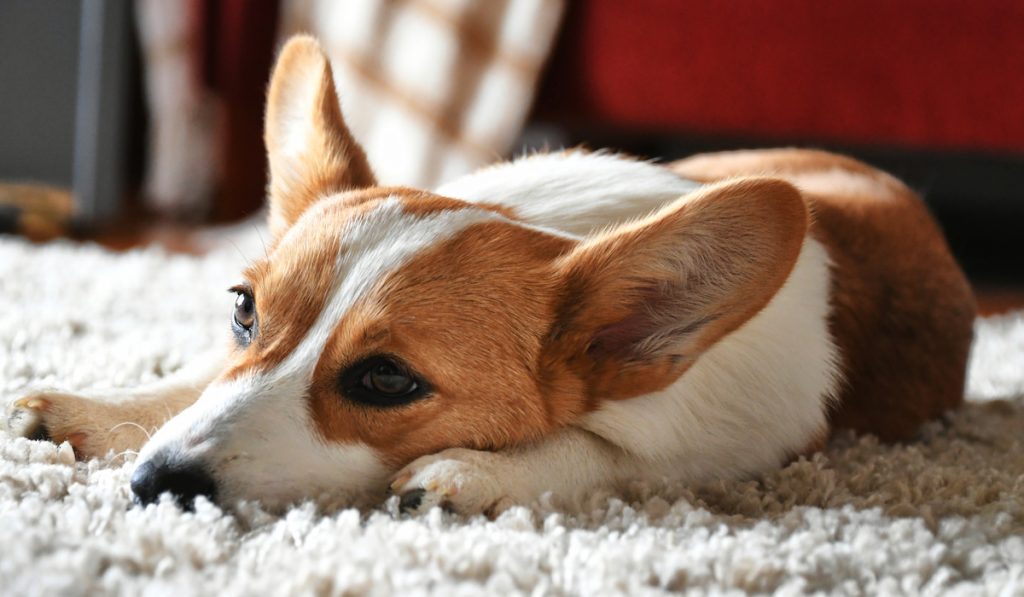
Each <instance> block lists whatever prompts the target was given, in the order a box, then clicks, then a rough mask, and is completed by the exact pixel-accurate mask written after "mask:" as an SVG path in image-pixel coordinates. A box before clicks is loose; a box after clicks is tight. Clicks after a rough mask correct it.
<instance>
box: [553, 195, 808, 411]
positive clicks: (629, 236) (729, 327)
mask: <svg viewBox="0 0 1024 597" xmlns="http://www.w3.org/2000/svg"><path fill="white" fill-rule="evenodd" d="M807 226H808V212H807V207H806V205H805V203H804V201H803V199H802V197H801V196H800V194H799V192H798V191H797V190H796V189H795V188H794V187H792V186H791V185H789V184H787V183H785V182H782V181H779V180H774V179H739V180H734V181H730V182H728V183H723V184H719V185H714V186H711V187H709V188H707V189H704V190H702V191H700V192H698V193H695V194H693V195H690V196H688V197H686V198H684V199H681V200H679V201H677V202H676V203H673V204H672V205H670V206H668V207H666V208H665V209H663V210H662V211H660V212H658V213H656V214H654V215H652V216H650V217H648V218H646V219H644V220H641V221H639V222H636V223H634V224H631V225H627V226H624V227H622V228H619V229H616V230H613V231H611V232H610V233H608V234H606V235H604V236H602V237H598V238H596V239H594V240H592V241H589V242H586V243H584V244H582V245H581V246H580V247H578V248H577V250H576V251H574V252H573V253H572V254H571V255H569V256H568V257H566V259H565V260H564V263H563V268H564V269H563V271H564V276H565V280H566V290H565V296H564V299H563V303H564V307H563V315H562V318H561V321H559V323H558V324H557V325H556V331H555V334H554V339H553V341H552V345H551V350H555V351H556V352H557V354H561V355H566V357H567V358H568V365H569V368H570V369H572V370H574V372H575V374H576V375H578V376H580V377H581V378H582V379H584V380H586V383H587V384H588V386H589V393H590V395H591V400H592V401H597V400H602V399H618V398H630V397H633V396H637V395H641V394H645V393H649V392H653V391H656V390H658V389H661V388H663V387H665V386H667V385H668V384H669V383H671V382H672V381H674V380H675V379H677V378H678V377H679V375H681V374H682V373H683V372H684V371H685V370H686V369H687V368H689V366H690V365H692V364H693V362H694V361H695V360H696V359H697V358H698V356H699V355H700V353H702V352H703V351H704V350H706V349H707V348H708V347H710V346H711V345H712V344H714V343H715V342H717V341H718V340H719V339H720V338H722V337H723V336H724V335H726V334H728V333H730V332H732V331H733V330H735V329H737V328H738V327H739V326H740V325H742V324H743V323H744V322H745V321H746V320H747V319H749V318H750V317H752V316H753V315H755V314H756V313H757V312H759V311H760V310H761V309H762V308H763V307H764V306H765V305H766V304H767V303H768V301H769V300H770V299H771V298H772V296H774V294H775V293H776V292H777V291H778V289H779V288H780V287H781V286H782V284H783V283H784V282H785V280H786V278H787V277H788V276H789V273H790V271H791V270H792V267H793V265H794V264H795V262H796V258H797V256H798V254H799V252H800V248H801V246H802V244H803V240H804V237H805V235H806V230H807ZM551 358H552V359H557V356H555V355H552V357H551ZM549 361H550V359H549Z"/></svg>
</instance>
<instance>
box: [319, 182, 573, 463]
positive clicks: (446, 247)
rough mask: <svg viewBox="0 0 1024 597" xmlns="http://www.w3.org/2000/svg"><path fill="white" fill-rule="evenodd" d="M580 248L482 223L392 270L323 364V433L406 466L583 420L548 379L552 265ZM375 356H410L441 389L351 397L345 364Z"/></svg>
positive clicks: (337, 335)
mask: <svg viewBox="0 0 1024 597" xmlns="http://www.w3.org/2000/svg"><path fill="white" fill-rule="evenodd" d="M442 203H443V202H438V203H437V205H441V204H442ZM420 207H425V205H423V204H421V205H420ZM571 245H572V241H568V240H565V239H561V238H558V237H554V236H549V235H546V234H543V233H540V232H536V231H533V230H529V229H526V228H522V227H519V226H516V225H513V224H509V223H504V222H494V223H486V224H478V225H475V226H472V227H470V228H468V229H466V230H465V231H463V232H462V233H460V234H458V235H457V236H456V237H454V238H452V239H451V240H449V241H447V242H444V243H442V244H440V245H439V246H437V247H435V248H433V249H430V250H428V251H426V252H424V253H423V254H421V255H419V256H417V257H416V258H415V259H413V260H412V261H410V262H409V263H407V264H405V265H404V266H403V267H402V268H401V269H400V270H398V271H396V272H394V273H393V274H392V275H390V276H389V277H388V278H387V279H385V280H384V281H383V282H382V283H381V285H380V286H379V287H378V288H377V289H376V290H375V291H374V292H373V293H372V296H370V297H367V298H366V299H365V300H363V301H361V302H360V304H359V305H357V306H356V308H354V309H353V310H352V311H350V312H349V314H347V315H346V316H345V318H344V320H343V321H342V322H341V323H340V324H339V325H338V327H337V328H336V330H335V332H334V334H333V336H332V338H331V340H330V341H329V344H328V346H329V348H328V350H327V351H325V353H324V355H323V357H322V358H321V360H320V362H319V363H318V365H317V369H316V372H315V373H314V379H315V381H314V385H313V391H312V392H311V401H312V402H311V405H312V410H313V413H314V419H315V420H316V421H317V424H318V426H319V428H320V431H321V433H322V435H323V436H324V437H325V438H326V439H328V440H330V441H336V442H352V441H360V442H364V443H366V444H368V445H370V446H372V447H373V448H375V449H377V450H378V451H379V452H380V453H381V454H383V455H384V458H385V460H387V461H388V462H389V463H390V464H392V465H395V466H398V465H401V464H404V463H406V462H409V461H410V460H412V459H414V458H416V457H418V456H421V455H424V454H429V453H433V452H437V451H439V450H441V449H444V448H448V447H453V446H462V447H469V448H476V449H500V448H503V447H507V446H511V445H515V444H520V443H523V442H526V441H530V440H532V439H536V438H538V437H540V436H542V435H543V434H544V433H545V432H547V431H550V430H552V429H554V428H557V427H558V426H561V425H564V424H565V423H566V422H568V421H569V420H571V419H573V418H575V417H576V416H578V414H580V412H579V410H578V409H579V408H580V405H579V403H578V400H576V399H570V400H564V401H562V400H559V399H558V398H557V397H554V398H552V397H551V393H550V392H546V391H545V388H543V387H540V386H539V385H538V376H537V361H538V357H539V354H540V352H541V348H542V344H543V341H544V339H545V338H546V334H547V331H548V325H549V322H550V321H551V319H552V318H553V309H554V305H553V301H552V297H553V296H554V295H555V290H554V288H555V285H556V284H557V279H556V277H555V272H554V271H553V269H552V268H551V263H552V261H553V260H554V259H555V258H556V257H557V256H558V255H560V254H561V253H563V252H564V251H566V250H568V249H569V248H570V247H571ZM372 354H389V355H394V356H397V357H398V358H400V359H402V360H403V361H405V362H406V363H408V364H409V365H410V366H411V367H412V368H413V369H414V370H415V371H417V372H418V373H419V374H420V375H422V376H423V377H424V378H425V379H426V380H428V382H429V383H430V384H431V386H432V387H433V389H434V393H433V395H432V396H430V397H428V398H425V399H422V400H419V401H416V402H414V403H412V404H409V405H407V406H403V407H397V408H387V409H381V408H373V407H369V406H365V405H361V404H357V403H354V402H352V401H350V400H348V399H347V398H346V397H344V396H342V395H340V393H339V390H338V388H337V386H336V382H337V379H338V376H339V375H340V374H341V372H342V371H343V370H344V369H345V367H346V366H348V365H351V364H352V363H355V362H357V361H359V360H360V359H362V358H365V357H367V356H369V355H372Z"/></svg>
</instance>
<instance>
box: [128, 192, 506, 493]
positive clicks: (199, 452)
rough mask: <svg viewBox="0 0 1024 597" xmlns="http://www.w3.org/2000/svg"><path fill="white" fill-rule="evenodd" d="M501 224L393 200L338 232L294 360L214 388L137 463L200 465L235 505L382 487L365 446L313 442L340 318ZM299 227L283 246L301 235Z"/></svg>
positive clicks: (478, 214)
mask: <svg viewBox="0 0 1024 597" xmlns="http://www.w3.org/2000/svg"><path fill="white" fill-rule="evenodd" d="M317 211H318V210H316V209H314V210H311V211H310V212H309V213H307V214H306V215H304V216H303V218H302V220H300V223H301V225H302V226H309V225H315V224H314V222H311V221H310V220H309V218H314V219H315V218H316V217H317ZM500 219H502V217H501V216H500V215H498V214H496V213H494V212H490V211H486V210H482V209H478V208H466V209H459V210H447V211H438V212H433V213H428V214H411V213H407V212H405V211H404V210H403V209H402V204H401V202H400V201H399V200H398V199H397V198H394V197H392V198H389V199H386V200H385V201H383V202H381V203H380V204H379V205H378V206H376V207H375V208H373V209H372V210H370V211H369V212H368V213H367V214H365V215H363V216H361V217H359V218H357V219H354V220H353V221H352V222H350V223H349V225H348V226H347V227H346V229H345V230H344V231H343V233H342V234H343V236H342V239H341V243H340V248H339V249H338V256H337V260H336V261H335V265H334V274H333V276H334V282H333V284H332V285H331V289H330V291H329V294H328V297H327V300H326V302H325V306H324V308H323V310H322V311H321V312H320V314H319V316H318V317H317V319H316V321H315V322H314V323H313V325H312V326H311V327H310V329H309V331H308V332H306V335H305V337H304V338H303V339H302V340H301V341H300V342H299V343H298V345H297V346H296V348H295V349H294V350H293V351H292V352H291V354H289V355H288V356H287V357H286V358H285V359H284V360H283V361H282V362H281V363H280V364H278V365H277V366H275V367H274V368H273V369H271V370H268V371H250V372H247V373H246V374H244V375H242V376H240V377H239V378H237V379H235V380H232V381H227V382H221V383H214V384H211V385H210V386H209V387H208V388H207V389H206V391H204V392H203V395H202V396H201V397H200V398H199V400H198V401H197V402H196V403H195V404H193V405H192V406H190V407H189V408H187V409H185V410H184V411H183V412H181V413H180V414H179V415H178V416H176V417H175V418H174V419H172V420H171V421H169V422H168V423H167V424H166V425H164V426H163V427H162V428H161V429H160V430H159V431H158V432H157V433H156V435H154V436H153V438H152V439H151V440H150V441H149V442H148V443H147V444H146V446H145V447H144V448H143V450H142V453H141V454H140V460H139V462H140V463H141V462H143V461H144V460H146V459H147V458H149V457H150V456H151V455H152V454H154V453H156V452H157V451H159V450H161V449H165V448H166V449H171V450H174V451H176V452H178V455H179V456H180V457H182V458H185V459H189V458H199V459H201V460H202V461H203V462H205V463H206V464H207V466H210V467H211V468H212V469H213V470H212V472H213V474H214V476H215V478H216V479H217V481H218V482H219V483H222V484H224V485H225V489H228V490H229V494H230V493H238V494H240V495H238V496H234V497H261V496H268V495H271V496H272V495H274V494H277V493H280V492H279V491H277V490H275V487H276V488H287V489H288V490H289V491H298V492H300V495H308V493H304V492H305V490H306V489H311V488H315V487H321V488H322V489H323V490H329V489H332V488H336V489H339V490H344V489H345V487H344V486H343V485H346V484H347V485H349V486H351V485H353V484H358V485H363V486H365V484H369V483H374V482H376V481H378V480H379V479H375V478H374V477H375V476H380V475H381V474H383V473H381V472H380V470H376V469H380V468H381V465H380V464H379V463H378V462H377V461H376V458H375V456H373V452H372V450H370V449H369V448H368V447H366V446H362V445H346V446H341V445H328V444H326V443H324V442H323V441H322V440H321V439H319V436H318V435H317V431H316V428H315V425H314V424H313V422H312V420H311V419H310V416H309V410H308V408H307V405H306V393H307V391H308V389H309V385H310V383H311V381H312V376H313V370H314V369H315V367H316V364H317V362H318V361H319V359H320V355H321V354H322V353H323V351H324V348H325V345H326V343H327V341H328V339H329V338H330V336H331V334H332V332H333V330H334V328H335V327H336V326H337V324H338V322H339V321H340V320H341V319H342V317H343V316H344V315H345V313H346V312H347V311H348V310H349V309H351V308H352V306H353V305H355V304H356V303H357V302H358V301H359V300H360V299H362V298H363V297H365V296H366V295H367V294H368V293H369V292H370V291H372V290H373V288H374V287H376V286H377V285H378V284H379V283H380V282H381V281H382V280H383V279H384V278H385V277H386V276H387V275H389V274H390V273H392V272H394V271H396V270H397V269H399V268H400V267H401V266H402V265H403V264H404V263H406V262H408V261H409V260H410V259H411V258H413V257H414V256H415V255H417V254H418V253H421V252H422V251H424V250H426V249H429V248H431V247H434V246H437V245H438V244H439V243H441V242H444V241H445V240H447V239H450V238H452V237H453V236H454V235H456V234H457V233H459V232H460V231H462V230H465V229H466V228H467V227H469V226H472V225H474V224H478V223H483V222H489V221H496V220H500ZM314 221H315V220H314ZM297 228H299V226H298V225H297V226H295V227H294V228H293V230H291V231H289V234H288V235H286V237H285V239H283V242H282V245H281V246H282V247H286V246H287V244H288V240H289V236H291V235H292V234H293V233H301V232H300V231H298V230H296V229H297ZM236 462H237V463H239V464H238V465H237V466H236V465H235V464H234V463H236ZM343 462H347V463H349V464H346V465H343V464H342V463H343ZM242 463H245V465H244V466H242ZM373 470H376V472H373ZM225 476H227V477H229V478H224V477H225ZM257 480H260V481H259V482H257ZM253 483H256V484H253ZM282 483H283V484H284V485H282ZM261 484H262V485H261ZM232 487H236V488H238V489H237V491H235V492H231V491H230V490H231V488H232ZM246 488H251V492H250V491H248V490H247V489H246ZM296 497H297V496H296ZM282 499H283V497H282Z"/></svg>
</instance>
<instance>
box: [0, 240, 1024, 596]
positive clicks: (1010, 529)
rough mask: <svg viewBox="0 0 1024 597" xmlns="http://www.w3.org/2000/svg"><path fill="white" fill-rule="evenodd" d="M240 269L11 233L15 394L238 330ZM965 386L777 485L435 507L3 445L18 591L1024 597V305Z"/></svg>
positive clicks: (2, 299) (175, 363)
mask: <svg viewBox="0 0 1024 597" xmlns="http://www.w3.org/2000/svg"><path fill="white" fill-rule="evenodd" d="M241 261H242V260H241V258H240V256H239V254H238V252H236V251H234V250H233V249H232V250H226V251H223V252H219V253H215V254H213V255H211V256H208V257H204V258H191V257H182V256H168V255H166V254H164V253H162V252H159V251H157V250H144V251H137V252H131V253H127V254H122V255H112V254H109V253H106V252H104V251H102V250H99V249H96V248H91V247H85V248H81V247H75V246H72V245H68V244H51V245H47V246H43V247H32V246H29V245H27V244H24V243H21V242H19V241H14V240H0V401H2V402H3V403H4V404H6V403H8V402H10V401H12V400H14V399H15V398H17V397H19V396H20V395H21V394H22V393H24V392H25V391H26V390H28V389H30V388H42V387H56V388H60V389H66V390H84V389H89V388H99V387H104V386H126V385H133V384H137V383H139V382H143V381H150V380H153V379H156V378H158V377H160V376H162V375H165V374H167V373H168V372H171V371H173V370H175V369H176V368H178V367H180V366H182V365H183V364H184V363H185V362H186V361H187V360H188V358H189V357H190V356H191V355H194V354H196V353H197V352H199V351H200V350H202V348H203V347H204V346H206V345H208V344H209V343H210V342H213V341H214V339H215V338H216V337H217V336H218V334H220V333H224V330H225V329H226V327H227V325H228V313H229V311H230V308H231V305H232V297H231V296H230V295H229V294H228V293H226V292H224V289H226V288H227V287H228V286H230V285H231V284H233V283H234V282H236V281H237V280H236V272H237V271H238V270H239V267H238V266H239V263H240V262H241ZM977 336H978V340H977V343H976V346H975V349H974V353H973V362H972V366H971V371H970V383H969V388H968V395H969V396H970V402H969V403H968V404H967V405H966V406H964V407H963V408H962V409H960V410H959V412H957V413H955V414H952V415H950V416H948V417H947V418H946V419H944V420H942V421H937V422H935V423H931V424H929V425H927V426H926V427H925V428H924V429H923V430H922V432H921V434H920V438H919V440H918V441H915V442H913V443H910V444H907V445H901V446H888V445H880V444H879V443H878V442H877V441H876V440H874V439H873V438H871V437H862V438H855V437H852V436H848V435H843V436H840V437H837V438H836V439H834V440H833V441H832V443H831V444H830V445H829V447H828V449H827V450H825V451H824V452H823V453H820V454H817V455H815V456H814V457H813V458H812V459H810V460H801V461H799V462H796V463H794V464H792V465H790V466H788V467H787V468H785V469H783V470H780V471H778V472H776V473H774V474H771V475H768V476H766V477H764V478H762V479H758V480H752V481H747V482H733V483H713V484H710V485H707V486H701V487H684V486H676V485H668V486H640V485H638V486H636V487H634V488H632V489H631V490H630V491H629V493H628V494H627V495H617V496H613V495H609V494H605V493H597V494H595V495H593V496H592V497H591V499H590V502H589V504H587V505H586V507H585V508H582V509H580V510H576V511H560V510H558V509H557V508H555V507H554V506H553V505H552V504H551V503H549V501H548V500H541V501H540V502H539V503H537V504H533V505H532V506H530V507H522V508H513V509H512V510H511V511H509V512H506V513H505V514H503V515H502V516H500V517H499V518H498V519H497V520H495V521H488V520H485V519H483V518H475V519H468V520H467V519H461V518H458V517H455V516H451V515H447V514H442V513H441V512H440V511H438V510H434V511H433V512H432V513H431V514H429V515H427V516H425V517H423V518H418V519H408V518H403V517H400V516H396V514H395V507H396V504H395V503H394V500H392V501H391V502H389V503H388V504H385V505H384V506H383V507H381V509H379V510H378V511H373V512H363V513H360V512H357V511H354V510H343V511H337V512H327V513H321V512H317V511H316V509H315V508H314V507H313V506H311V505H306V506H298V507H296V508H294V509H292V510H291V511H289V512H288V513H287V514H285V515H284V516H274V515H270V514H267V513H265V512H262V511H261V510H260V509H259V508H258V507H256V506H254V505H250V506H245V507H243V508H242V509H241V510H240V511H238V512H235V513H232V514H225V513H222V512H221V511H220V510H219V509H217V508H216V507H213V506H211V505H209V504H208V503H206V502H202V503H200V504H199V507H198V508H197V511H196V512H195V513H194V514H191V513H190V514H185V513H182V512H180V511H178V510H177V509H176V508H175V507H174V506H173V505H172V504H171V503H168V502H163V503H161V504H159V505H156V506H151V507H148V508H145V509H143V508H139V507H133V506H132V504H131V500H130V498H129V494H128V487H127V481H128V477H129V473H130V471H131V464H130V460H131V457H130V456H119V457H114V458H112V459H109V460H106V461H93V462H87V463H78V464H76V463H74V462H73V460H72V459H71V457H70V456H71V455H70V450H69V449H68V447H67V446H65V447H64V448H63V449H62V448H59V447H58V446H54V445H52V444H48V443H42V442H31V441H28V440H24V439H11V438H9V437H8V436H7V435H6V434H4V433H3V432H2V431H0V593H2V594H5V595H87V594H88V595H92V594H98V593H131V594H138V593H142V592H145V593H146V594H152V595H189V594H218V595H240V594H266V593H273V594H292V593H315V594H340V593H345V594H362V593H370V594H388V593H392V592H396V591H401V592H402V593H439V594H444V595H451V594H479V593H490V594H513V593H533V594H566V593H572V594H575V593H583V594H614V593H631V594H645V593H648V594H656V593H660V592H663V591H674V590H698V591H723V590H725V591H728V590H741V591H754V592H771V591H781V592H782V593H791V594H792V593H802V592H807V591H818V590H821V591H828V592H836V593H848V594H857V593H864V592H867V593H870V594H876V593H879V592H882V593H917V592H925V593H927V594H934V593H937V592H945V591H950V590H954V591H956V592H961V593H963V594H972V595H973V594H1005V595H1010V594H1017V595H1020V594H1024V314H1017V315H1013V316H1005V317H1001V318H993V319H988V320H982V321H979V323H978V326H977Z"/></svg>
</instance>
